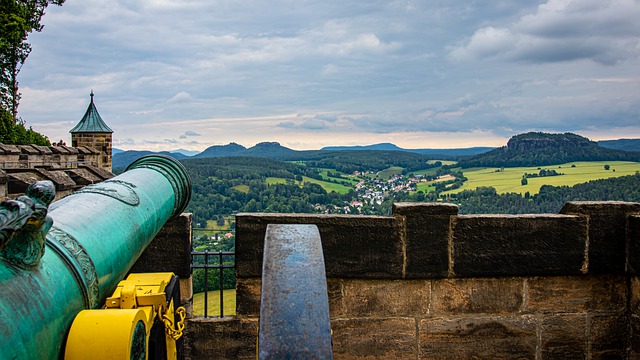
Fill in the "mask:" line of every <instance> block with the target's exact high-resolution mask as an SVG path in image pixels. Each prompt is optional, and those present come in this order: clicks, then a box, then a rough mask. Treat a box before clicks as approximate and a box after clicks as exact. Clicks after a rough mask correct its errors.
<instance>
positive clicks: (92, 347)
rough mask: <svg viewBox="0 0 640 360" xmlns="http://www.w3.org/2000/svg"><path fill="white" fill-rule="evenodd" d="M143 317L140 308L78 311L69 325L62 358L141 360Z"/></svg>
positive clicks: (144, 340)
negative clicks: (69, 328)
mask: <svg viewBox="0 0 640 360" xmlns="http://www.w3.org/2000/svg"><path fill="white" fill-rule="evenodd" d="M147 318H148V317H147V314H146V313H145V311H144V310H142V309H101V310H84V311H81V312H80V313H79V314H78V316H76V318H75V320H74V321H73V324H72V325H71V330H70V331H69V338H68V340H67V345H66V349H65V356H64V358H65V359H88V358H91V359H96V360H98V359H131V360H134V359H135V360H145V359H146V356H147V343H148V336H147V332H148V329H147Z"/></svg>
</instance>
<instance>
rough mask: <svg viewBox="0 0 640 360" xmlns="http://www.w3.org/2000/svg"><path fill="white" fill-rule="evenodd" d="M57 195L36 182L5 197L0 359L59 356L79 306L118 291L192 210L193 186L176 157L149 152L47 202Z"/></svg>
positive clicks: (0, 210) (0, 207)
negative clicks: (161, 236) (171, 223)
mask: <svg viewBox="0 0 640 360" xmlns="http://www.w3.org/2000/svg"><path fill="white" fill-rule="evenodd" d="M54 194H55V191H54V189H53V184H51V183H50V182H46V181H45V182H38V183H35V184H33V185H32V186H30V187H29V189H28V190H27V191H26V193H25V195H23V196H19V197H17V198H16V199H13V200H5V201H3V202H2V203H0V288H1V289H2V298H1V299H0V351H1V352H2V357H3V358H7V359H55V358H59V357H60V356H61V352H62V351H63V349H64V342H65V339H66V336H67V333H68V331H69V328H70V326H71V324H72V322H73V319H74V318H75V316H76V314H78V313H79V312H80V311H81V310H84V309H95V308H98V307H99V306H101V304H102V303H103V302H104V299H105V298H106V297H107V296H109V295H111V294H112V292H113V291H114V290H115V289H116V287H117V285H118V283H119V282H120V280H122V279H123V278H124V277H125V275H126V274H127V273H128V271H129V269H130V268H131V267H132V266H133V264H134V263H135V261H136V260H137V259H138V257H139V256H140V254H142V252H143V251H144V250H145V249H146V247H147V246H148V245H149V243H150V242H151V240H153V238H154V237H155V235H156V234H157V233H158V232H159V231H160V229H161V228H162V226H164V224H165V223H166V221H167V220H169V219H170V218H172V217H174V216H177V215H179V214H180V213H182V211H183V210H184V209H185V208H186V206H187V204H188V202H189V200H190V197H191V184H190V180H189V178H188V175H187V174H186V172H185V170H184V168H183V167H182V165H181V164H180V163H178V162H177V161H175V160H173V159H171V158H168V157H163V156H157V155H151V156H147V157H143V158H141V159H139V160H137V161H135V162H134V163H133V164H131V165H130V166H129V167H128V168H127V171H126V172H124V173H123V174H121V175H119V176H117V177H114V178H112V179H110V180H107V181H104V182H102V183H99V184H94V185H89V186H86V187H84V188H83V189H81V190H79V191H77V192H75V193H73V194H71V195H69V196H67V197H65V198H63V199H61V200H59V201H56V202H53V203H51V201H52V200H53V198H54ZM50 203H51V205H49V204H50ZM47 206H48V210H47Z"/></svg>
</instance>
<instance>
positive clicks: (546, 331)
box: [540, 314, 588, 359]
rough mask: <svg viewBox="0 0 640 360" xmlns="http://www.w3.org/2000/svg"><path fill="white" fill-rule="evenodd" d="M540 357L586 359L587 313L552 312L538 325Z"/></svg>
mask: <svg viewBox="0 0 640 360" xmlns="http://www.w3.org/2000/svg"><path fill="white" fill-rule="evenodd" d="M540 333H541V335H540V338H541V350H540V353H541V355H542V359H586V358H587V357H588V356H587V353H588V339H587V333H588V331H587V315H586V314H552V315H549V316H545V317H543V318H542V321H541V326H540Z"/></svg>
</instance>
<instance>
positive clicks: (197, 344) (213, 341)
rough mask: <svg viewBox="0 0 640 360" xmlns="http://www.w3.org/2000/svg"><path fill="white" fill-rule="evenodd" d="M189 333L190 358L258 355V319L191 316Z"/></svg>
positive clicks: (187, 353) (187, 338)
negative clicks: (193, 317)
mask: <svg viewBox="0 0 640 360" xmlns="http://www.w3.org/2000/svg"><path fill="white" fill-rule="evenodd" d="M185 335H186V341H185V348H186V358H187V359H191V360H199V359H229V360H231V359H251V360H254V359H255V358H256V343H257V341H256V340H257V338H258V320H257V319H235V318H224V319H219V318H206V319H205V318H195V319H188V320H187V324H186V326H185Z"/></svg>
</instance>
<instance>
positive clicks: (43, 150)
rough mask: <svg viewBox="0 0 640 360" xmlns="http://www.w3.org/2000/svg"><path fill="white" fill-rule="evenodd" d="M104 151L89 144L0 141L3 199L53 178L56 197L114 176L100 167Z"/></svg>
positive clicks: (0, 175) (0, 183)
mask: <svg viewBox="0 0 640 360" xmlns="http://www.w3.org/2000/svg"><path fill="white" fill-rule="evenodd" d="M99 158H100V153H99V152H98V151H96V150H94V149H92V148H88V147H77V148H74V147H68V146H38V145H5V144H0V169H2V173H1V174H0V199H2V198H5V197H15V196H18V195H21V194H22V193H24V191H25V189H26V188H27V186H29V185H30V184H32V183H34V182H36V181H40V180H51V181H52V182H53V183H54V185H55V188H56V199H60V198H62V197H64V196H66V195H68V194H69V193H71V192H72V191H73V190H77V189H79V188H81V187H83V186H85V185H89V184H94V183H97V182H101V181H104V180H106V179H109V178H111V177H113V174H112V173H111V172H109V171H106V170H105V169H103V168H101V167H99V166H98V160H99Z"/></svg>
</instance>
